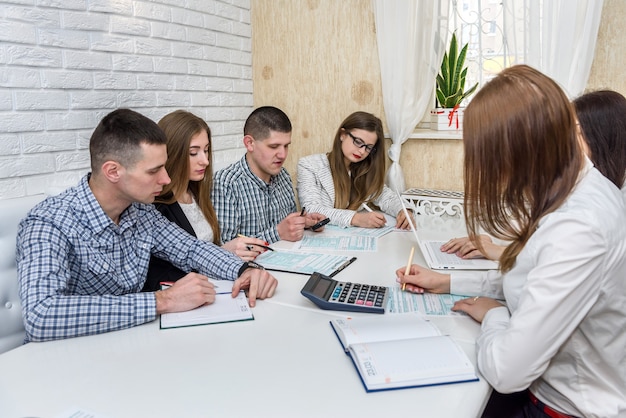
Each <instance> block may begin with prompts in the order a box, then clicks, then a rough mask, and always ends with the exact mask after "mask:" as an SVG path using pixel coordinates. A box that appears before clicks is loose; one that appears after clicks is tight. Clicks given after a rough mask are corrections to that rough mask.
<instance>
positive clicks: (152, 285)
mask: <svg viewBox="0 0 626 418" xmlns="http://www.w3.org/2000/svg"><path fill="white" fill-rule="evenodd" d="M154 206H155V207H156V208H157V210H158V211H159V212H161V213H162V214H163V216H165V217H166V218H167V219H169V220H170V221H171V222H174V223H175V224H176V225H178V226H180V227H181V228H182V229H184V230H185V231H187V232H188V233H190V234H191V235H193V236H194V237H195V236H196V232H195V231H194V230H193V228H192V227H191V224H190V223H189V220H188V219H187V217H186V216H185V213H184V212H183V210H182V209H181V207H180V205H179V204H178V203H177V202H174V203H171V204H165V203H155V204H154ZM186 274H187V273H185V272H184V271H182V270H181V269H179V268H178V267H175V266H174V265H173V264H171V263H170V262H169V261H165V260H162V259H160V258H157V257H154V256H152V257H151V258H150V265H149V267H148V277H147V278H146V282H145V283H144V285H143V289H141V291H142V292H154V291H157V290H159V289H161V285H160V284H159V283H160V282H175V281H176V280H178V279H180V278H182V277H183V276H185V275H186Z"/></svg>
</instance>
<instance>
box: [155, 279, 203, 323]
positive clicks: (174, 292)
mask: <svg viewBox="0 0 626 418" xmlns="http://www.w3.org/2000/svg"><path fill="white" fill-rule="evenodd" d="M155 296H156V310H157V314H162V313H166V312H184V311H190V310H192V309H195V308H197V307H198V306H202V305H207V304H210V303H213V302H215V288H214V286H213V283H211V282H209V279H208V278H207V277H206V276H203V275H202V274H198V273H189V274H187V275H186V276H185V277H183V278H182V279H180V280H178V281H177V282H175V283H174V284H173V285H172V286H171V287H170V288H169V289H165V290H159V291H158V292H156V293H155Z"/></svg>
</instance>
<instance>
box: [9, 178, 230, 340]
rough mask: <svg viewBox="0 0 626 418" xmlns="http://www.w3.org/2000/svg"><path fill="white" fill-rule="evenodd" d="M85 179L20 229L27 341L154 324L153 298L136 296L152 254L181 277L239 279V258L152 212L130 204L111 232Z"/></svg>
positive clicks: (45, 203)
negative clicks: (188, 274)
mask: <svg viewBox="0 0 626 418" xmlns="http://www.w3.org/2000/svg"><path fill="white" fill-rule="evenodd" d="M87 180H88V176H85V177H84V178H83V179H82V180H81V182H80V183H79V185H78V186H77V187H74V188H71V189H68V190H67V191H65V192H64V193H62V194H61V195H59V196H55V197H50V198H48V199H46V200H44V201H43V202H42V203H40V204H39V205H37V206H36V207H35V208H33V209H32V210H31V211H30V213H29V214H28V215H27V216H26V218H24V219H23V220H22V221H21V222H20V225H19V228H18V234H17V269H18V277H19V283H20V297H21V299H22V306H23V316H24V325H25V328H26V341H45V340H53V339H59V338H68V337H76V336H81V335H90V334H98V333H102V332H107V331H114V330H119V329H123V328H129V327H132V326H135V325H139V324H142V323H144V322H148V321H152V320H154V319H155V318H156V298H155V295H154V293H140V290H141V288H142V287H143V284H144V282H145V280H146V274H147V271H148V262H149V261H150V254H154V255H155V256H157V257H160V258H164V259H166V260H168V261H170V262H171V263H172V264H174V265H176V266H177V267H179V268H180V269H181V270H184V271H198V272H200V273H202V274H205V275H207V276H209V277H213V278H217V279H228V280H234V279H236V278H237V275H238V272H239V269H240V268H241V267H242V261H241V259H239V258H238V257H236V256H235V255H233V254H231V253H229V252H228V251H226V250H223V249H222V248H220V247H217V246H215V245H213V244H211V243H206V242H203V241H199V240H196V239H195V238H193V237H192V236H191V235H189V234H187V233H186V232H185V231H183V230H182V229H180V228H179V227H178V226H177V225H175V224H174V223H172V222H170V221H168V220H167V219H165V218H164V217H163V216H162V215H161V214H160V213H159V212H158V211H157V210H156V209H154V207H153V206H152V205H144V204H140V203H134V204H132V205H131V206H129V207H128V208H127V209H126V210H125V211H124V212H123V213H122V215H121V217H120V223H119V225H116V224H115V223H114V222H113V221H112V220H111V218H109V217H108V216H107V215H106V214H105V213H104V211H103V210H102V208H101V207H100V204H99V203H98V201H97V200H96V198H95V197H94V195H93V193H92V192H91V189H90V188H89V185H88V183H87Z"/></svg>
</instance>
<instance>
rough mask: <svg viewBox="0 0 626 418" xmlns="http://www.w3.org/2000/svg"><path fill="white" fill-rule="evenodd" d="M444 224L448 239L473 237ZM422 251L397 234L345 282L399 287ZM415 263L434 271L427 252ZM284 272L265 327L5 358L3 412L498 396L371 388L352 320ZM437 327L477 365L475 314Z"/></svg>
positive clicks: (166, 333) (22, 351)
mask: <svg viewBox="0 0 626 418" xmlns="http://www.w3.org/2000/svg"><path fill="white" fill-rule="evenodd" d="M437 222H439V221H437ZM432 226H433V227H434V229H433V231H434V232H433V231H431V233H434V234H438V235H439V236H440V237H441V236H442V235H445V236H447V237H451V236H455V235H456V236H461V235H462V234H463V231H462V230H458V228H457V229H456V230H455V229H446V227H443V226H442V225H441V224H437V223H435V224H433V225H432ZM422 232H424V233H426V234H428V233H429V232H428V231H425V230H422ZM412 244H414V243H413V238H412V235H411V233H404V232H392V233H390V234H388V235H386V236H385V237H383V238H381V239H380V241H379V251H378V252H377V253H361V254H355V255H357V261H356V262H354V263H353V264H352V265H351V266H350V267H348V268H347V269H345V270H344V271H342V272H341V273H339V274H338V275H337V276H336V278H337V279H338V280H343V281H348V280H350V281H358V282H363V283H372V284H381V285H384V284H386V285H392V284H393V283H394V280H395V269H396V268H398V267H400V266H402V265H405V264H406V261H407V257H408V253H409V250H410V247H411V245H412ZM290 245H291V244H290V243H279V244H278V245H277V246H278V247H283V248H287V247H289V246H290ZM414 261H415V262H417V263H422V264H423V259H422V258H421V254H420V252H419V250H416V255H415V259H414ZM276 277H277V278H278V280H279V287H278V291H277V293H276V295H275V296H274V298H272V299H268V300H266V301H260V302H258V303H257V306H256V307H255V308H254V309H253V311H254V315H255V320H254V321H246V322H237V323H229V324H216V325H207V326H199V327H188V328H178V329H169V330H159V326H158V321H154V322H151V323H148V324H145V325H142V326H139V327H135V328H132V329H128V330H123V331H117V332H111V333H107V334H101V335H94V336H88V337H80V338H72V339H67V340H61V341H52V342H46V343H30V344H27V345H25V346H22V347H20V348H17V349H15V350H12V351H9V352H7V353H5V354H2V355H0V417H2V418H13V417H42V418H44V417H46V418H47V417H50V418H54V417H56V416H58V415H59V414H61V413H62V412H64V411H66V410H68V409H69V408H71V407H78V408H79V409H84V410H87V411H91V412H94V413H97V414H98V416H103V417H107V418H125V417H129V418H130V417H132V418H135V417H151V418H158V417H185V418H190V417H209V416H211V417H231V416H232V417H250V416H255V417H352V416H362V417H378V416H380V417H382V416H423V417H454V418H463V417H476V416H479V415H480V411H482V409H483V408H484V405H485V403H486V401H487V399H488V396H489V394H490V392H491V389H490V387H489V385H488V384H487V382H486V381H485V380H484V379H483V378H482V377H480V381H478V382H470V383H461V384H452V385H442V386H432V387H422V388H412V389H402V390H392V391H384V392H376V393H366V392H365V390H364V388H363V385H362V384H361V381H360V379H359V377H358V374H357V372H356V370H355V368H354V366H353V365H352V362H351V360H350V359H349V357H348V356H347V355H346V354H345V353H344V352H343V351H342V349H341V347H340V345H339V342H338V341H337V339H336V337H335V335H334V334H333V332H332V330H331V328H330V325H329V324H328V321H329V320H330V319H331V318H334V317H337V316H338V315H342V316H345V315H346V314H345V313H339V312H334V311H322V310H320V309H318V308H316V307H315V306H314V305H313V304H312V303H311V302H310V301H309V300H308V299H306V298H304V297H303V296H301V295H300V289H301V288H302V286H303V285H304V283H305V282H306V280H307V279H308V276H304V275H295V274H287V273H276ZM361 315H363V314H361ZM433 320H434V321H435V323H436V324H437V325H438V326H439V327H440V328H441V330H442V331H443V332H446V333H449V334H451V335H452V336H454V337H455V339H456V340H457V341H458V342H459V343H460V345H461V346H462V347H463V349H464V350H466V352H467V354H468V355H469V357H470V359H472V361H474V362H475V359H476V353H475V348H474V341H475V339H476V336H477V335H478V333H479V331H480V327H479V325H478V324H476V323H475V322H474V321H473V320H471V319H469V318H467V317H435V318H433Z"/></svg>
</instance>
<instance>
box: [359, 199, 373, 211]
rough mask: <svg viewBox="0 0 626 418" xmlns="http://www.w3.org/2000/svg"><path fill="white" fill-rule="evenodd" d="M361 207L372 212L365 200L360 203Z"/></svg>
mask: <svg viewBox="0 0 626 418" xmlns="http://www.w3.org/2000/svg"><path fill="white" fill-rule="evenodd" d="M361 207H362V208H363V209H365V210H366V211H368V212H370V213H371V212H374V211H373V210H372V209H371V208H370V207H369V206H367V204H366V203H365V202H363V203H361Z"/></svg>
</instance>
